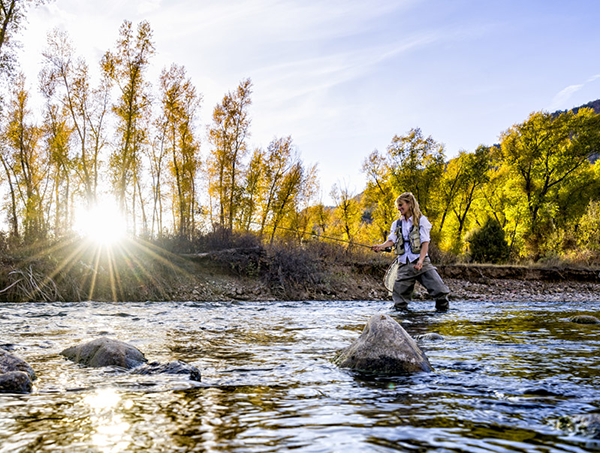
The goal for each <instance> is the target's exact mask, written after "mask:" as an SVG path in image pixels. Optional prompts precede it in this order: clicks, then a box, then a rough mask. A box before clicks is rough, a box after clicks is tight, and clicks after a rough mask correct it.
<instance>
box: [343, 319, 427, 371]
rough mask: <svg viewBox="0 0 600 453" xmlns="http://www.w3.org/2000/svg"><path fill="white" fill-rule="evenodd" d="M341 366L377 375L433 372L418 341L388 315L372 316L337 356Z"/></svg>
mask: <svg viewBox="0 0 600 453" xmlns="http://www.w3.org/2000/svg"><path fill="white" fill-rule="evenodd" d="M333 361H334V363H335V364H337V365H338V366H340V367H342V368H351V369H353V370H356V371H365V372H369V373H376V374H388V375H393V374H410V373H417V372H421V371H427V372H429V371H432V370H433V369H432V368H431V365H430V363H429V359H428V358H427V357H426V356H425V354H424V353H423V351H421V349H420V348H419V346H417V343H415V341H414V340H413V339H412V338H411V337H410V335H409V334H408V333H406V331H405V330H404V329H403V328H402V326H401V325H400V324H398V323H397V322H396V321H395V320H394V319H393V318H391V317H390V316H388V315H381V314H380V315H374V316H371V319H369V322H368V323H367V325H366V326H365V328H364V330H363V332H362V334H361V335H360V337H358V338H357V340H356V341H355V342H354V343H352V344H351V345H350V346H348V347H347V348H345V349H343V350H341V351H340V352H339V353H338V354H337V356H336V357H335V358H334V360H333Z"/></svg>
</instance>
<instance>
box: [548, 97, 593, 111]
mask: <svg viewBox="0 0 600 453" xmlns="http://www.w3.org/2000/svg"><path fill="white" fill-rule="evenodd" d="M584 108H591V109H594V112H595V113H600V99H596V100H595V101H591V102H588V103H587V104H583V105H580V106H579V107H575V108H573V109H571V110H572V111H573V113H575V114H577V112H579V109H584ZM564 111H565V110H562V111H561V110H559V111H558V112H556V113H563V112H564Z"/></svg>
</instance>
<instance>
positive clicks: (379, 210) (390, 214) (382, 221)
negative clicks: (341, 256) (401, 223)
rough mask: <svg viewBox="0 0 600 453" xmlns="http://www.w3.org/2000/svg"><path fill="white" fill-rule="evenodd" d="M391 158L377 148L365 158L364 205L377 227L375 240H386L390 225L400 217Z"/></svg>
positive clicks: (363, 168) (375, 227) (363, 167)
mask: <svg viewBox="0 0 600 453" xmlns="http://www.w3.org/2000/svg"><path fill="white" fill-rule="evenodd" d="M391 165H392V163H391V160H390V158H389V156H383V155H381V154H380V153H379V151H377V150H375V151H373V152H372V153H371V154H369V156H368V157H367V158H366V159H365V161H364V162H363V166H362V171H363V173H365V174H366V176H367V184H366V188H365V190H364V192H363V202H362V203H363V206H364V207H365V209H366V210H367V211H369V212H370V214H371V223H372V225H373V226H372V228H374V229H375V234H374V237H373V239H374V240H376V241H377V240H382V241H384V240H385V238H387V236H388V234H389V229H390V225H391V224H392V222H393V221H394V220H395V219H396V218H397V217H398V211H397V210H396V206H395V199H396V197H397V196H398V195H400V194H399V193H398V194H395V193H394V187H393V185H392V175H391V173H392V170H391Z"/></svg>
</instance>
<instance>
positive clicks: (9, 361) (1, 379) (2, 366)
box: [0, 349, 36, 393]
mask: <svg viewBox="0 0 600 453" xmlns="http://www.w3.org/2000/svg"><path fill="white" fill-rule="evenodd" d="M35 379H36V375H35V371H33V368H31V366H29V364H28V363H27V362H25V361H24V360H22V359H20V358H18V357H16V356H14V355H12V354H10V353H8V352H6V351H5V350H3V349H0V393H30V392H31V389H32V387H33V384H32V382H33V381H34V380H35Z"/></svg>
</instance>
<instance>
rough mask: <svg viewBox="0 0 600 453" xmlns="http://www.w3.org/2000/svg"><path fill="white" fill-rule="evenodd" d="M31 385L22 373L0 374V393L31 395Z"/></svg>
mask: <svg viewBox="0 0 600 453" xmlns="http://www.w3.org/2000/svg"><path fill="white" fill-rule="evenodd" d="M32 388H33V384H32V383H31V379H29V375H28V374H27V373H25V372H23V371H9V372H8V373H2V374H0V393H31V389H32Z"/></svg>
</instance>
